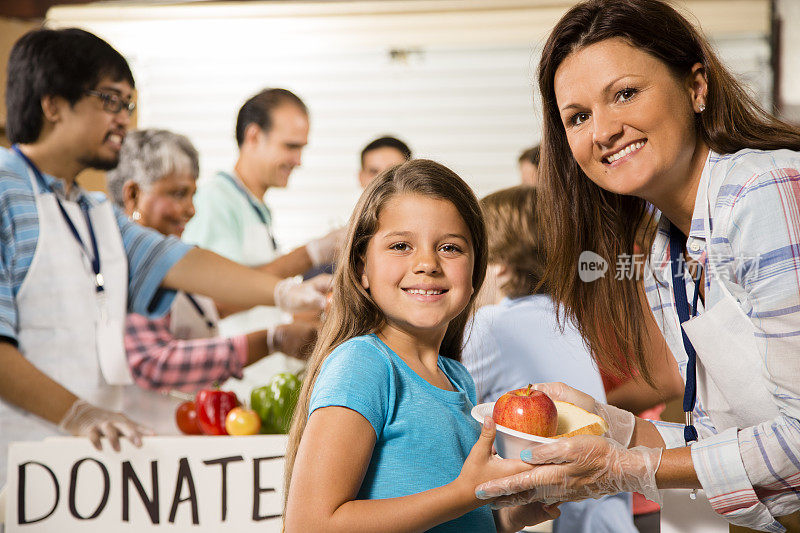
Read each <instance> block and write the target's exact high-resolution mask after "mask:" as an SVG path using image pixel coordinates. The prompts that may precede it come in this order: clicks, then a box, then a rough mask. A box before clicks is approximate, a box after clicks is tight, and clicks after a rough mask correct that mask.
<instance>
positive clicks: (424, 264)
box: [361, 194, 475, 341]
mask: <svg viewBox="0 0 800 533" xmlns="http://www.w3.org/2000/svg"><path fill="white" fill-rule="evenodd" d="M474 262H475V254H474V251H473V245H472V241H471V238H470V231H469V228H467V225H466V223H465V222H464V220H463V219H462V218H461V215H460V214H459V213H458V211H457V210H456V207H455V206H454V205H453V204H452V203H450V202H449V201H446V200H438V199H433V198H428V197H425V196H421V195H417V194H401V195H398V196H396V197H394V198H392V199H391V200H389V201H388V202H387V203H386V204H385V205H384V206H383V208H382V209H381V211H380V215H379V217H378V229H377V231H376V232H375V234H374V235H373V237H372V238H371V239H370V241H369V244H368V246H367V251H366V254H365V257H364V266H363V273H362V275H361V285H362V286H363V287H364V288H365V289H367V290H368V291H369V293H370V296H371V297H372V299H373V300H374V301H375V303H376V304H377V306H378V307H379V308H380V309H381V311H382V312H383V313H384V315H385V317H386V321H387V326H386V327H387V328H391V329H394V330H400V331H402V332H405V333H408V334H411V335H413V336H426V337H427V336H439V335H440V336H442V337H443V336H444V333H445V331H446V330H447V325H448V324H449V322H450V321H451V320H452V319H453V318H455V317H456V316H458V314H459V313H461V311H463V310H464V308H465V307H466V306H467V304H468V303H469V301H470V297H471V296H472V293H473V288H472V270H473V266H474ZM385 329H386V328H385ZM439 340H440V341H441V339H439Z"/></svg>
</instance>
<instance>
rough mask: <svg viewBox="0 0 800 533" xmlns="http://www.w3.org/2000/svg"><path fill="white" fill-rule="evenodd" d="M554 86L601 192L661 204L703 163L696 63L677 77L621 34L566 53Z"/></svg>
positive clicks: (570, 133)
mask: <svg viewBox="0 0 800 533" xmlns="http://www.w3.org/2000/svg"><path fill="white" fill-rule="evenodd" d="M554 88H555V96H556V101H557V105H558V109H559V113H560V116H561V121H562V124H563V126H564V129H565V131H566V136H567V141H568V143H569V146H570V149H571V151H572V155H573V157H574V158H575V160H576V162H577V163H578V165H579V166H580V167H581V169H582V170H583V171H584V173H585V174H586V175H587V176H588V177H589V179H591V180H592V181H593V182H594V183H596V184H597V185H598V186H600V187H602V188H603V189H606V190H608V191H611V192H614V193H617V194H630V195H636V196H639V197H642V198H645V199H648V200H650V201H653V202H654V203H656V204H658V201H657V199H658V198H659V197H660V196H664V195H669V194H670V191H674V190H675V189H677V188H678V187H680V185H681V184H682V183H683V182H684V181H685V180H686V179H687V178H688V177H691V176H693V175H694V173H697V172H699V170H700V168H702V165H700V168H697V162H698V159H700V158H699V157H698V155H699V154H704V153H705V144H704V143H703V141H702V140H701V139H700V138H699V136H698V135H697V131H696V127H695V113H697V112H700V104H701V103H704V102H705V95H706V92H707V85H706V82H705V74H704V72H703V70H702V66H701V65H699V64H698V65H696V66H695V68H694V69H693V70H692V72H691V73H690V74H689V75H687V76H686V77H685V79H682V78H679V77H678V76H676V75H675V74H674V73H673V72H672V71H671V70H670V69H669V68H668V67H667V65H666V64H665V63H664V62H662V61H661V60H659V59H658V58H656V57H654V56H652V55H650V54H649V53H647V52H644V51H641V50H639V49H637V48H635V47H633V46H631V45H629V44H628V43H627V42H626V41H624V40H623V39H619V38H614V39H607V40H604V41H600V42H598V43H595V44H591V45H588V46H586V47H583V48H579V49H578V50H576V51H575V52H573V53H571V54H570V55H569V56H567V58H566V59H565V60H564V61H563V62H562V63H561V65H559V67H558V69H557V70H556V73H555V77H554Z"/></svg>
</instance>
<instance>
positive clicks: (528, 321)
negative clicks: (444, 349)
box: [461, 185, 637, 533]
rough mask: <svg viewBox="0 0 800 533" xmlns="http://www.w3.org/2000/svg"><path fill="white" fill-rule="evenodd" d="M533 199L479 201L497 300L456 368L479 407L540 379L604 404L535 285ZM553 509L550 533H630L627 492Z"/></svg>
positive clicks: (522, 192) (480, 316)
mask: <svg viewBox="0 0 800 533" xmlns="http://www.w3.org/2000/svg"><path fill="white" fill-rule="evenodd" d="M536 196H537V193H536V189H535V188H534V187H529V186H525V185H519V186H516V187H511V188H509V189H503V190H501V191H498V192H495V193H492V194H490V195H489V196H487V197H485V198H484V199H483V200H481V207H482V208H483V215H484V217H485V219H486V233H487V238H488V242H489V247H488V266H487V268H486V282H487V284H488V285H489V286H494V287H496V290H497V294H496V295H495V296H494V298H493V299H494V300H495V301H494V302H487V303H489V305H484V306H483V307H481V308H480V309H478V310H477V311H476V313H475V315H474V317H473V319H472V322H471V324H470V327H469V328H468V331H467V332H466V333H465V335H464V338H465V339H466V340H465V343H464V349H463V351H462V354H461V357H462V362H463V363H464V366H465V367H466V368H467V370H469V373H470V374H471V375H472V377H473V379H474V380H475V388H476V389H477V392H478V402H479V403H485V402H493V401H495V400H497V399H498V398H499V397H500V396H502V395H503V394H505V393H506V392H508V391H511V390H515V389H520V388H525V387H526V386H527V385H528V384H529V383H538V382H546V381H562V382H564V383H567V384H568V385H570V386H572V387H575V388H578V389H580V390H582V391H584V392H586V393H588V394H590V395H591V396H592V397H594V398H595V399H596V400H597V401H600V402H604V401H605V399H606V396H605V393H604V390H603V383H602V380H601V377H600V372H599V371H598V369H597V366H596V365H595V363H594V361H593V360H592V356H591V354H590V353H589V351H588V350H587V349H586V346H585V344H584V343H583V339H582V338H581V336H580V333H579V332H578V330H577V329H576V328H575V327H574V326H573V325H571V324H570V323H569V322H565V323H564V329H563V331H562V330H561V328H560V327H559V323H558V317H557V316H556V310H555V303H554V302H553V299H552V297H551V296H550V294H549V293H548V292H547V287H538V286H539V282H540V281H541V279H542V275H543V274H544V267H545V257H544V247H543V243H542V239H543V234H542V231H541V228H540V227H539V224H538V223H537V221H536V217H535V212H536V201H537V197H536ZM492 280H493V281H492ZM537 287H538V289H539V290H538V292H537ZM559 510H560V511H561V516H559V517H558V518H557V519H556V521H555V524H554V527H553V531H554V532H555V533H572V532H575V533H580V532H584V533H603V532H605V533H623V532H629V533H636V531H637V530H636V528H635V527H634V523H633V515H632V511H631V496H630V494H627V493H623V494H616V495H613V496H605V497H603V498H601V499H599V500H586V501H582V502H567V503H564V504H562V505H561V506H560V507H559Z"/></svg>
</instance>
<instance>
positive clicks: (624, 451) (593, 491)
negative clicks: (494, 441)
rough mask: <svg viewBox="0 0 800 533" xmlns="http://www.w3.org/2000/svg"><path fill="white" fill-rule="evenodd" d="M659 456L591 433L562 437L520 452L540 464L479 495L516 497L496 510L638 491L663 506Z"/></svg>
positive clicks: (482, 487)
mask: <svg viewBox="0 0 800 533" xmlns="http://www.w3.org/2000/svg"><path fill="white" fill-rule="evenodd" d="M528 452H530V453H529V454H528ZM661 452H662V449H661V448H647V447H645V446H637V447H635V448H625V447H624V446H622V445H621V444H619V443H618V442H615V441H613V440H611V439H608V438H605V437H597V436H593V435H578V436H576V437H571V438H566V439H560V440H557V441H556V442H554V443H552V444H540V445H538V446H534V447H532V448H529V449H527V450H524V451H523V452H522V454H521V456H522V459H523V460H524V461H525V462H526V463H529V464H533V465H541V466H537V467H535V468H533V469H532V470H530V471H528V472H523V473H521V474H517V475H514V476H510V477H506V478H503V479H496V480H493V481H489V482H488V483H483V484H482V485H479V486H478V487H477V489H476V491H475V494H476V496H477V497H478V498H480V499H483V500H488V499H491V498H495V497H498V496H506V495H513V496H510V497H507V498H501V499H498V500H496V501H495V502H494V504H493V505H494V506H497V507H505V506H510V505H521V504H523V503H526V502H531V501H542V502H544V503H545V504H550V503H553V502H557V501H577V500H583V499H586V498H599V497H600V496H603V495H606V494H616V493H618V492H639V493H642V494H644V496H645V497H646V498H647V499H648V500H651V501H654V502H658V503H660V502H661V496H660V495H659V492H658V487H657V486H656V470H658V466H659V464H660V463H661Z"/></svg>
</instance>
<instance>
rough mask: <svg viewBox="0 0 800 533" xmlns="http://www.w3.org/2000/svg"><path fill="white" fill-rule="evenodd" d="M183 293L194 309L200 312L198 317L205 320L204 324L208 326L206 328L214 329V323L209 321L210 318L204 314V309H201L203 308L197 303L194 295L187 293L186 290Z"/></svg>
mask: <svg viewBox="0 0 800 533" xmlns="http://www.w3.org/2000/svg"><path fill="white" fill-rule="evenodd" d="M185 294H186V297H187V298H188V299H189V302H190V303H191V304H192V306H193V307H194V308H195V310H196V311H197V312H198V313H199V314H200V318H202V319H203V320H205V322H206V326H208V329H214V323H213V322H212V321H211V319H210V318H208V316H207V315H206V313H205V311H203V308H202V307H200V304H199V303H197V300H195V299H194V297H193V296H192V295H191V294H189V293H188V292H187V293H185Z"/></svg>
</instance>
